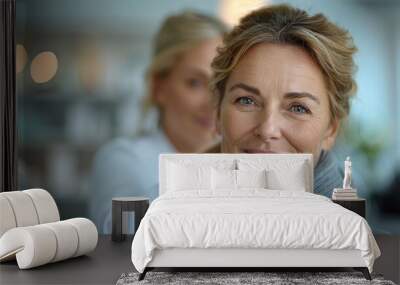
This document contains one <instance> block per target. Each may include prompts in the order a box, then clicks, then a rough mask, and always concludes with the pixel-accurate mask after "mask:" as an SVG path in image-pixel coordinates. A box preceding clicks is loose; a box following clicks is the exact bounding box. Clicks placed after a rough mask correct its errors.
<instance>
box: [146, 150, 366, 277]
mask: <svg viewBox="0 0 400 285" xmlns="http://www.w3.org/2000/svg"><path fill="white" fill-rule="evenodd" d="M249 157H254V155H252V154H202V155H198V154H161V155H160V159H159V182H160V188H159V191H160V195H161V194H163V193H164V192H165V191H166V189H165V184H166V183H165V181H166V161H167V160H180V161H182V160H186V159H187V160H191V161H192V160H193V159H194V160H198V161H199V162H200V163H201V161H205V160H207V161H212V160H221V159H224V160H226V159H228V160H229V159H232V160H234V159H237V158H249ZM260 158H261V159H264V158H265V159H266V160H274V159H293V158H294V159H301V160H305V161H306V163H307V164H308V169H309V170H310V171H308V173H305V175H307V179H308V181H309V185H308V189H306V190H307V191H308V192H313V158H312V155H311V154H269V155H262V154H261V155H260V154H257V159H260ZM344 267H345V268H349V267H350V268H353V269H354V270H357V271H361V272H362V273H363V275H364V277H365V278H366V279H367V280H371V275H370V273H369V270H368V268H367V267H366V264H365V262H364V260H363V259H362V257H361V252H360V251H359V250H348V249H347V250H330V249H254V248H218V249H217V248H209V249H200V248H169V249H162V250H160V249H157V250H155V252H154V256H153V259H152V260H151V262H149V264H148V265H147V267H146V268H145V269H144V271H143V273H141V274H140V275H139V280H143V279H144V277H145V276H146V273H147V272H148V271H150V270H154V269H172V268H175V269H184V270H187V269H196V271H197V270H199V269H202V271H204V270H206V271H214V270H218V269H221V268H223V269H224V271H225V270H228V271H254V269H256V270H257V271H265V270H267V269H268V271H271V269H280V270H281V269H282V268H284V270H285V271H290V270H291V269H292V270H293V269H302V270H303V269H306V270H307V269H310V271H311V270H315V269H317V268H318V269H321V268H322V269H324V268H325V269H338V268H344ZM184 270H183V271H184Z"/></svg>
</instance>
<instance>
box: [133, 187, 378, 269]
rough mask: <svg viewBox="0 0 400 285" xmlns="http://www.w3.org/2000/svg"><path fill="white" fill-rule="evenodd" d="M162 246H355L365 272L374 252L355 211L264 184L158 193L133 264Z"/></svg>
mask: <svg viewBox="0 0 400 285" xmlns="http://www.w3.org/2000/svg"><path fill="white" fill-rule="evenodd" d="M166 248H274V249H282V248H288V249H357V250H360V252H361V256H362V258H363V259H364V261H365V264H366V266H367V267H368V269H369V271H370V272H372V267H373V263H374V260H375V259H376V258H377V257H379V255H380V251H379V248H378V246H377V244H376V241H375V239H374V237H373V235H372V232H371V229H370V227H369V225H368V223H367V222H366V220H365V219H364V218H362V217H361V216H359V215H357V214H355V213H353V212H351V211H349V210H347V209H344V208H342V207H341V206H339V205H337V204H335V203H333V202H332V201H331V200H330V199H328V198H326V197H323V196H320V195H316V194H312V193H308V192H299V191H278V190H265V189H246V190H244V189H242V190H240V191H228V190H227V191H219V192H218V193H216V192H214V193H210V192H207V191H200V190H193V191H180V192H169V193H166V194H164V195H162V196H160V197H159V198H157V199H156V200H154V201H153V203H152V204H151V206H150V208H149V210H148V211H147V213H146V215H145V217H144V218H143V220H142V221H141V223H140V226H139V228H138V230H137V232H136V235H135V237H134V239H133V242H132V262H133V264H134V266H135V268H136V269H137V270H138V271H139V272H143V270H144V268H145V267H146V265H147V264H148V263H149V262H150V261H151V260H152V258H153V255H154V250H155V249H166Z"/></svg>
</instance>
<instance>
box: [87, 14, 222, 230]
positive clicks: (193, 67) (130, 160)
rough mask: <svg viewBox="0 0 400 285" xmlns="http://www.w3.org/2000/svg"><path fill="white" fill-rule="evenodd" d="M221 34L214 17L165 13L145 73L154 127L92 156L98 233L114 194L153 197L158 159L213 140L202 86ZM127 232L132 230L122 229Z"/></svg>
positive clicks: (105, 225) (107, 226)
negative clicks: (154, 115)
mask: <svg viewBox="0 0 400 285" xmlns="http://www.w3.org/2000/svg"><path fill="white" fill-rule="evenodd" d="M226 31H227V28H226V27H225V25H224V24H223V23H222V22H220V21H219V20H218V19H217V18H214V17H211V16H208V15H204V14H201V13H197V12H190V11H187V12H182V13H179V14H176V15H171V16H169V17H168V18H167V19H165V21H164V22H163V23H162V25H161V28H160V30H159V31H158V33H157V35H156V37H155V41H154V48H153V54H152V57H151V63H150V65H149V68H148V71H147V83H148V94H147V97H146V100H145V104H144V114H143V117H144V116H145V115H146V113H147V110H148V109H149V108H153V109H156V110H157V111H158V113H159V121H158V128H157V129H156V130H155V131H147V132H143V133H142V134H140V135H139V136H136V137H134V138H130V137H122V138H116V139H114V140H113V141H111V142H109V143H107V144H106V145H105V146H103V147H102V148H101V149H100V151H99V152H98V153H97V154H96V158H95V161H94V166H93V172H92V177H91V182H90V191H91V194H92V198H91V199H90V201H91V217H92V219H93V220H94V221H95V223H96V224H97V226H98V228H99V231H100V232H102V233H110V231H111V200H112V198H113V197H118V196H145V197H148V198H149V199H150V200H153V199H154V198H156V197H157V196H158V173H157V172H156V171H154V170H156V169H158V155H159V154H160V153H173V152H186V153H193V152H200V151H202V150H204V149H206V148H207V147H209V146H210V145H212V144H213V143H215V139H216V131H215V124H214V121H215V110H214V109H213V107H212V94H211V92H210V90H209V88H208V84H209V80H210V78H211V75H212V70H211V62H212V59H213V58H214V56H215V55H216V52H217V51H216V48H217V46H218V45H219V44H221V43H222V36H223V34H224V33H225V32H226ZM128 230H129V231H130V232H132V230H133V229H131V228H130V229H128Z"/></svg>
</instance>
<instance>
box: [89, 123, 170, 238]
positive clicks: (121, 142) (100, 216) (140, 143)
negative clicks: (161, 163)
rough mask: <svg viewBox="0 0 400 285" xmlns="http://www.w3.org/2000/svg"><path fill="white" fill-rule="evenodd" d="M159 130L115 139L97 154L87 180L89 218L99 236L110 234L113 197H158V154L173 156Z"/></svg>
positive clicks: (163, 135) (167, 142)
mask: <svg viewBox="0 0 400 285" xmlns="http://www.w3.org/2000/svg"><path fill="white" fill-rule="evenodd" d="M175 152H176V150H175V149H174V147H173V146H172V145H171V144H170V142H169V141H168V139H167V138H166V136H165V134H164V132H163V131H162V130H158V131H154V132H152V133H149V134H146V135H143V136H140V137H137V138H116V139H114V140H112V141H111V142H109V143H107V144H106V145H104V146H103V147H102V148H101V149H100V150H99V151H98V153H97V154H96V156H95V159H94V164H93V169H92V175H91V178H90V186H89V188H90V189H89V191H90V199H89V200H90V216H91V219H92V220H93V222H94V223H95V224H96V226H97V229H98V231H99V233H104V234H109V233H111V206H112V198H113V197H124V196H145V197H148V198H149V199H150V201H152V200H154V199H155V198H156V197H158V155H159V154H160V153H175Z"/></svg>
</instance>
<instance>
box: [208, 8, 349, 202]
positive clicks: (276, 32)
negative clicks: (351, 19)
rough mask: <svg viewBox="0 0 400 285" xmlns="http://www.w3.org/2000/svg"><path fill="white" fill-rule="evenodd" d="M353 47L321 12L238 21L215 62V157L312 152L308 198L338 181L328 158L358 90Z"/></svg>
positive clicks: (280, 12)
mask: <svg viewBox="0 0 400 285" xmlns="http://www.w3.org/2000/svg"><path fill="white" fill-rule="evenodd" d="M355 51H356V47H355V46H354V44H353V40H352V38H351V36H350V35H349V33H348V32H347V31H345V30H343V29H342V28H340V27H338V26H336V25H335V24H333V23H331V22H329V21H328V20H327V18H325V16H323V15H322V14H317V15H314V16H310V15H308V14H307V13H306V12H305V11H302V10H300V9H296V8H293V7H290V6H288V5H279V6H270V7H266V8H262V9H259V10H256V11H254V12H252V13H250V14H249V15H247V16H246V17H244V18H243V19H242V20H241V22H240V24H239V25H238V26H237V27H235V28H234V30H233V31H232V32H231V33H230V34H228V35H227V36H226V38H225V39H224V46H223V47H222V48H220V49H219V54H218V56H217V57H216V58H215V59H214V61H213V64H212V66H213V69H214V77H213V80H212V88H213V91H214V93H215V96H216V99H217V106H218V123H217V128H218V131H219V133H220V134H221V136H222V143H221V145H220V146H218V148H219V151H221V152H227V153H243V152H244V153H312V154H313V157H314V165H316V168H315V175H314V178H315V181H314V186H315V189H314V192H316V193H320V194H324V195H326V196H330V195H331V191H332V190H333V188H335V187H338V186H339V185H340V183H341V181H342V174H341V173H340V170H339V166H338V165H337V163H336V161H335V160H334V159H333V156H332V155H331V154H330V153H329V150H330V149H331V148H332V147H333V145H334V143H335V139H336V136H337V134H338V131H339V129H340V123H341V121H342V120H343V119H344V118H345V117H346V116H347V115H348V114H349V110H350V102H349V101H350V98H351V97H352V96H353V95H354V93H355V90H356V83H355V81H354V79H353V73H354V70H355V65H354V61H353V54H354V53H355Z"/></svg>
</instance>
